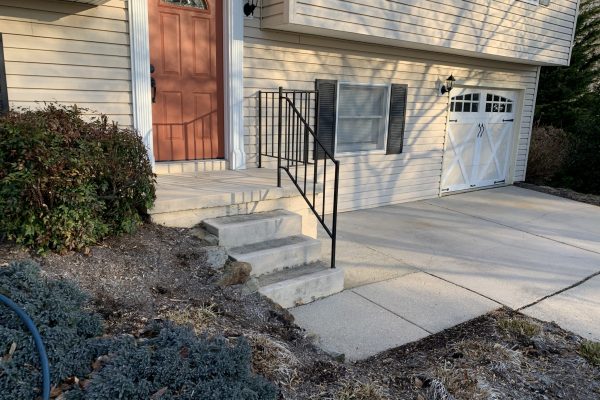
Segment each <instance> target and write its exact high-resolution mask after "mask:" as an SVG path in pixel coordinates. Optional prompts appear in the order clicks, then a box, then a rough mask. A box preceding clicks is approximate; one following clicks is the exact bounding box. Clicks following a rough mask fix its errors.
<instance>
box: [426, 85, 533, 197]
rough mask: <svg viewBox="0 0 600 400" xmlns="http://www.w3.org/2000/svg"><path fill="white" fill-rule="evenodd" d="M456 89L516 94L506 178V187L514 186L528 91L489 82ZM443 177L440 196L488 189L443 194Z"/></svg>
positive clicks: (448, 111)
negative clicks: (526, 92) (522, 120)
mask: <svg viewBox="0 0 600 400" xmlns="http://www.w3.org/2000/svg"><path fill="white" fill-rule="evenodd" d="M454 87H455V88H460V89H473V90H482V91H485V90H499V91H512V92H515V103H516V105H515V117H514V119H515V121H514V124H513V131H512V148H511V149H510V152H511V153H510V161H509V163H510V164H509V168H508V173H507V174H508V175H507V177H506V184H505V186H508V185H512V184H513V183H514V180H515V170H516V160H517V152H518V149H519V139H520V137H521V119H522V117H523V107H524V98H525V90H526V89H527V88H526V87H524V86H498V85H494V84H489V83H487V82H479V83H477V82H473V83H471V82H465V83H461V84H456V85H454ZM451 97H452V92H450V93H448V97H447V99H448V100H447V103H448V104H447V107H446V128H445V133H444V150H443V152H442V171H441V174H443V173H444V170H443V165H444V158H445V155H446V154H447V153H446V151H448V148H447V147H448V124H449V123H450V98H451ZM441 177H442V175H440V185H439V188H438V196H439V197H441V196H445V195H452V194H456V193H461V192H468V191H471V190H481V189H486V188H487V187H478V188H475V189H465V190H458V191H454V192H450V193H448V192H442V183H443V182H442V179H441Z"/></svg>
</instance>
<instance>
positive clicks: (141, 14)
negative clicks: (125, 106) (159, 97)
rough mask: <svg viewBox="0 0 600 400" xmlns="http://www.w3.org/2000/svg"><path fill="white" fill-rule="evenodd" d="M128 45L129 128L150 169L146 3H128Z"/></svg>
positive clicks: (148, 48)
mask: <svg viewBox="0 0 600 400" xmlns="http://www.w3.org/2000/svg"><path fill="white" fill-rule="evenodd" d="M128 12H129V43H130V46H131V51H130V52H131V95H132V101H133V104H132V108H133V110H132V112H133V127H134V128H135V129H136V130H137V131H138V133H139V134H140V136H142V139H143V140H144V144H145V145H146V149H147V151H148V158H149V159H150V163H151V164H152V169H154V163H155V162H154V148H153V141H152V98H151V95H150V46H149V42H150V40H149V36H148V1H147V0H129V3H128Z"/></svg>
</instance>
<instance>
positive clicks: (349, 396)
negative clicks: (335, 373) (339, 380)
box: [333, 381, 389, 400]
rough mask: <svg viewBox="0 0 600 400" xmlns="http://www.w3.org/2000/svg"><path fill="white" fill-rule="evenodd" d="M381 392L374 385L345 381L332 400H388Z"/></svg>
mask: <svg viewBox="0 0 600 400" xmlns="http://www.w3.org/2000/svg"><path fill="white" fill-rule="evenodd" d="M388 399H389V398H388V397H387V396H385V395H384V394H383V390H382V389H381V388H380V387H379V386H377V385H376V384H374V383H371V382H368V383H364V382H360V381H346V382H344V383H343V384H342V387H341V388H340V389H338V391H337V392H336V393H335V395H334V397H333V400H388Z"/></svg>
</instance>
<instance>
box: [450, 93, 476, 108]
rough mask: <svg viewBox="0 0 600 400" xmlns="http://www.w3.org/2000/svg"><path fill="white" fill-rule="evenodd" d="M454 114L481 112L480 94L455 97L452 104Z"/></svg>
mask: <svg viewBox="0 0 600 400" xmlns="http://www.w3.org/2000/svg"><path fill="white" fill-rule="evenodd" d="M450 111H452V112H479V93H468V94H461V95H460V96H454V97H453V98H452V101H451V102H450Z"/></svg>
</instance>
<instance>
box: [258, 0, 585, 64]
mask: <svg viewBox="0 0 600 400" xmlns="http://www.w3.org/2000/svg"><path fill="white" fill-rule="evenodd" d="M263 3H264V6H263V7H264V8H265V11H266V12H267V13H268V14H267V15H266V16H265V18H264V19H263V21H262V27H263V28H270V29H283V30H290V31H296V32H303V33H312V34H318V35H322V36H327V37H337V38H341V39H350V40H359V41H364V42H375V43H379V44H389V45H398V46H402V47H412V48H418V49H426V50H432V51H440V52H451V53H455V54H463V55H467V56H469V55H474V54H475V53H478V54H479V56H478V57H484V58H491V59H505V60H509V61H520V62H526V63H532V64H545V65H567V64H568V63H569V57H570V51H571V45H572V39H573V31H574V27H575V21H576V14H577V6H578V2H577V1H576V0H553V1H550V4H549V5H548V6H540V5H535V4H531V3H528V2H525V1H520V0H472V1H455V0H422V1H419V2H414V1H409V0H372V1H368V2H365V1H359V0H347V1H339V0H265V1H264V2H263Z"/></svg>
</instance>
